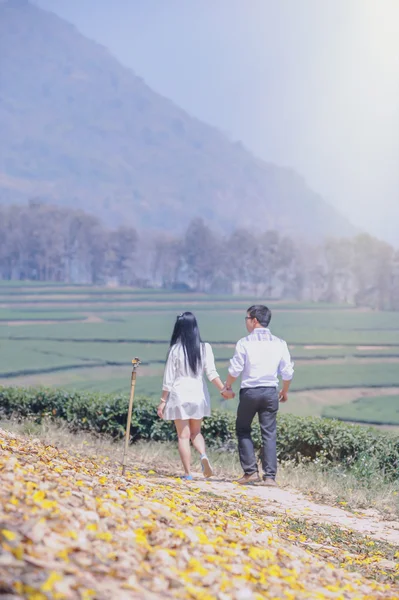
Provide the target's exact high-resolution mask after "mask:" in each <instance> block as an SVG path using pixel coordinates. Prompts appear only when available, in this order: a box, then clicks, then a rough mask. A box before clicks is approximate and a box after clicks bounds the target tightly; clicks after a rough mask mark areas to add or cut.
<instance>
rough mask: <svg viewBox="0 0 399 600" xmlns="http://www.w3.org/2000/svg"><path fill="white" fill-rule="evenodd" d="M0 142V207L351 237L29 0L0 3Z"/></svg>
mask: <svg viewBox="0 0 399 600" xmlns="http://www.w3.org/2000/svg"><path fill="white" fill-rule="evenodd" d="M121 18H123V15H121ZM165 69H173V65H171V64H165ZM237 93H239V90H237ZM293 101H295V100H294V99H293ZM265 110H267V107H265ZM0 132H1V134H0V202H7V203H8V202H22V201H26V200H28V199H31V198H33V197H36V198H37V197H38V198H40V199H42V200H44V201H46V202H51V203H55V204H60V205H68V206H71V207H74V206H78V207H81V208H83V209H85V210H87V211H90V212H92V213H94V214H96V215H97V216H98V217H100V218H101V219H103V220H104V221H105V222H107V223H109V224H110V225H117V224H120V223H129V224H133V225H135V226H137V227H138V228H139V229H140V228H157V229H167V230H171V231H175V230H181V229H182V228H183V227H184V226H185V225H186V224H187V222H188V221H189V220H190V219H191V218H193V217H195V216H202V217H203V218H204V219H205V220H206V221H208V222H209V223H210V224H211V225H212V226H213V227H215V228H218V229H219V230H222V231H223V230H224V231H230V230H232V229H233V228H235V227H237V226H246V227H254V228H256V229H263V230H267V229H278V230H280V231H282V232H283V233H287V234H292V235H295V236H297V237H303V238H318V237H323V236H326V235H350V234H352V233H354V228H353V227H352V225H351V224H350V223H349V222H348V221H347V220H346V219H344V218H343V217H342V216H341V215H340V214H339V213H338V212H337V211H336V210H334V209H333V208H332V207H331V206H330V205H328V204H327V203H326V202H324V201H323V199H322V198H321V197H320V196H318V195H317V194H316V193H314V192H313V191H312V190H310V189H309V188H308V187H307V185H306V183H305V181H304V180H303V179H302V178H301V177H300V176H299V175H298V174H296V173H295V172H294V171H292V170H290V169H287V168H280V167H277V166H275V165H272V164H268V163H265V162H262V161H261V160H258V159H257V158H255V157H254V156H253V155H252V154H251V153H250V152H248V151H247V150H246V149H245V148H244V147H243V146H242V144H241V143H240V142H236V143H233V142H231V141H230V140H229V139H228V138H227V137H226V136H224V135H223V134H222V133H221V132H219V131H218V130H217V129H215V128H213V127H211V126H208V125H206V124H204V123H202V122H200V121H199V120H197V119H195V118H193V117H191V116H189V115H188V114H187V113H186V112H184V111H183V110H182V109H180V108H179V107H177V106H176V105H174V104H173V103H172V102H171V101H169V100H168V99H166V98H164V97H162V96H161V95H159V94H157V93H155V92H153V91H152V90H151V89H150V88H149V87H148V86H147V85H146V84H145V82H144V81H143V80H142V79H141V78H140V77H137V76H136V75H135V74H134V73H133V72H132V71H131V70H130V69H127V68H125V67H123V66H122V65H121V64H120V63H119V62H118V61H117V60H116V59H114V58H113V57H112V56H111V55H110V53H109V52H108V51H107V50H106V49H105V48H104V47H102V46H101V45H99V44H97V43H95V42H92V41H90V40H88V39H87V38H85V37H84V36H82V35H81V34H80V33H78V32H77V30H76V29H75V28H74V27H73V26H72V25H70V24H69V23H67V22H65V21H64V20H62V19H60V18H58V17H57V16H55V15H54V14H52V13H49V12H46V11H43V10H41V9H39V8H37V7H36V6H34V5H32V4H30V3H29V2H28V1H27V0H0Z"/></svg>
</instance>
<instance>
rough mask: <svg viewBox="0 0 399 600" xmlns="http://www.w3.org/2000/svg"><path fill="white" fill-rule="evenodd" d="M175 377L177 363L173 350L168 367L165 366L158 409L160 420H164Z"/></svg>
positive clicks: (170, 353) (169, 355) (169, 356)
mask: <svg viewBox="0 0 399 600" xmlns="http://www.w3.org/2000/svg"><path fill="white" fill-rule="evenodd" d="M175 376H176V368H175V361H174V359H173V356H172V350H171V351H170V352H169V354H168V359H167V361H166V365H165V371H164V375H163V383H162V396H161V402H160V403H159V405H158V409H157V413H158V417H159V418H160V419H162V417H163V411H164V409H165V405H166V402H167V400H168V396H169V393H170V391H171V389H172V386H173V383H174V380H175Z"/></svg>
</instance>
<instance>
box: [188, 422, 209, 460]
mask: <svg viewBox="0 0 399 600" xmlns="http://www.w3.org/2000/svg"><path fill="white" fill-rule="evenodd" d="M189 424H190V439H191V442H192V444H193V446H194V448H195V449H196V450H197V452H199V453H200V455H201V456H203V455H204V454H206V452H205V440H204V437H203V435H202V433H201V424H202V419H190V421H189Z"/></svg>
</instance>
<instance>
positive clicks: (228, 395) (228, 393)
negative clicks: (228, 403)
mask: <svg viewBox="0 0 399 600" xmlns="http://www.w3.org/2000/svg"><path fill="white" fill-rule="evenodd" d="M220 394H221V396H222V397H223V398H224V399H225V400H232V399H233V398H235V393H234V392H233V390H232V389H231V387H229V388H227V387H226V386H224V388H223V389H222V390H220Z"/></svg>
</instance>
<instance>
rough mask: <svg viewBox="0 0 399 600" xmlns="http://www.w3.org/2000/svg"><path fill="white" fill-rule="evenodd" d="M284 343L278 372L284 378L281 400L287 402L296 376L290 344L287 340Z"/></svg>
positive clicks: (280, 393) (280, 394)
mask: <svg viewBox="0 0 399 600" xmlns="http://www.w3.org/2000/svg"><path fill="white" fill-rule="evenodd" d="M283 343H284V348H283V355H282V357H281V360H280V364H279V366H278V374H279V375H280V376H281V378H282V380H283V386H282V388H281V390H280V392H279V395H278V397H279V400H280V402H287V400H288V390H289V388H290V385H291V380H292V378H293V376H294V363H293V362H292V360H291V355H290V351H289V350H288V346H287V344H286V342H283Z"/></svg>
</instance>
